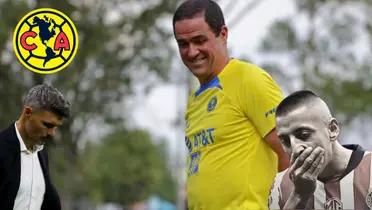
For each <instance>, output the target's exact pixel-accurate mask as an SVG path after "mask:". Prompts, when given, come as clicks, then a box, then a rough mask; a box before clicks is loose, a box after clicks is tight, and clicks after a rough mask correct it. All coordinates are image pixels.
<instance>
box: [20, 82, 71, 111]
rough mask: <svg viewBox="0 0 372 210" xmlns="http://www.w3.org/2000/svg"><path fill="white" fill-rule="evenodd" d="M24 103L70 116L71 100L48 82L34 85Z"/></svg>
mask: <svg viewBox="0 0 372 210" xmlns="http://www.w3.org/2000/svg"><path fill="white" fill-rule="evenodd" d="M23 105H24V106H30V107H33V108H37V109H41V110H45V111H50V112H53V113H55V114H57V115H58V116H60V117H66V118H68V117H69V116H70V102H68V101H67V99H65V97H64V96H63V95H62V93H61V92H59V91H58V90H57V89H56V88H54V87H53V86H51V85H48V84H41V85H36V86H34V87H32V88H31V89H30V90H29V92H28V93H27V95H26V97H25V98H24V100H23Z"/></svg>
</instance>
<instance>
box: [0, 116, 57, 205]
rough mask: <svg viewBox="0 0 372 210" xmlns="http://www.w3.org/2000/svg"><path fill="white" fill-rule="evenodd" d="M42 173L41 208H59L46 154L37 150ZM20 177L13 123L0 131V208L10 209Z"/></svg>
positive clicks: (16, 140) (19, 163)
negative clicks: (42, 194)
mask: <svg viewBox="0 0 372 210" xmlns="http://www.w3.org/2000/svg"><path fill="white" fill-rule="evenodd" d="M38 157H39V161H40V165H41V168H42V171H43V174H44V180H45V194H44V200H43V204H42V206H41V209H42V210H60V209H61V203H60V200H59V196H58V193H57V191H56V189H55V188H54V186H53V185H52V183H51V180H50V177H49V166H48V154H47V152H46V150H45V149H44V150H42V151H40V152H38ZM20 178H21V153H20V145H19V140H18V138H17V134H16V130H15V127H14V123H13V124H12V125H11V126H10V127H9V128H7V129H6V130H3V131H1V132H0V209H1V210H12V209H13V206H14V201H15V199H16V196H17V192H18V188H19V184H20Z"/></svg>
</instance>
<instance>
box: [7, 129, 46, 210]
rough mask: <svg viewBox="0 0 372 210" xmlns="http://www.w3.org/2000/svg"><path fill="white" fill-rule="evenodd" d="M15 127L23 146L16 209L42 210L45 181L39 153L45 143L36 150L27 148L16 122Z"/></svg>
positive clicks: (21, 146)
mask: <svg viewBox="0 0 372 210" xmlns="http://www.w3.org/2000/svg"><path fill="white" fill-rule="evenodd" d="M15 129H16V133H17V137H18V140H19V144H20V148H21V176H20V177H21V180H20V184H19V189H18V192H17V197H16V199H15V202H14V210H40V209H41V205H42V203H43V200H44V193H45V181H44V175H43V171H42V169H41V165H40V162H39V157H38V156H37V153H38V152H39V151H41V150H42V149H43V145H40V146H36V149H35V150H34V152H32V151H30V150H28V149H27V147H26V145H25V143H24V142H23V139H22V137H21V135H20V134H19V131H18V129H17V125H16V123H15Z"/></svg>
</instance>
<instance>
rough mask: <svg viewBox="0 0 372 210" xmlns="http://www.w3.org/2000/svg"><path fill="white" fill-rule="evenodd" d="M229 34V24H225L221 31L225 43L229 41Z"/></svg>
mask: <svg viewBox="0 0 372 210" xmlns="http://www.w3.org/2000/svg"><path fill="white" fill-rule="evenodd" d="M228 34H229V30H228V29H227V26H225V25H224V26H222V27H221V31H220V37H221V39H222V41H223V42H224V44H226V43H227V37H228Z"/></svg>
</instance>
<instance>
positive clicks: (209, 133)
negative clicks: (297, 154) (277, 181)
mask: <svg viewBox="0 0 372 210" xmlns="http://www.w3.org/2000/svg"><path fill="white" fill-rule="evenodd" d="M282 98H283V95H282V92H281V90H280V88H279V87H278V85H277V84H276V83H275V82H274V81H273V79H272V78H271V77H270V75H269V74H268V73H266V72H265V71H263V70H262V69H260V68H259V67H257V66H254V65H252V64H249V63H246V62H243V61H240V60H237V59H231V60H230V61H229V63H228V64H227V66H226V67H225V68H224V69H223V71H222V72H221V73H220V74H219V75H218V76H217V77H216V78H214V79H213V80H212V81H211V82H209V83H208V84H205V85H202V86H201V87H200V88H199V90H197V91H195V92H193V93H192V94H191V95H190V97H189V100H188V104H187V110H186V113H185V120H186V137H185V143H186V146H187V148H188V157H187V196H188V205H189V209H192V210H194V209H207V210H219V209H265V208H268V197H269V191H270V187H271V184H272V182H273V180H274V177H275V174H276V173H277V164H278V163H277V156H276V154H275V153H274V152H273V151H272V150H271V148H270V146H269V145H268V144H267V143H266V142H265V140H264V139H263V138H264V137H265V136H266V135H267V134H268V133H269V132H270V131H271V130H272V129H273V128H274V127H275V109H276V106H277V105H278V104H279V102H280V101H281V100H282Z"/></svg>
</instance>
